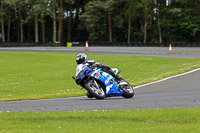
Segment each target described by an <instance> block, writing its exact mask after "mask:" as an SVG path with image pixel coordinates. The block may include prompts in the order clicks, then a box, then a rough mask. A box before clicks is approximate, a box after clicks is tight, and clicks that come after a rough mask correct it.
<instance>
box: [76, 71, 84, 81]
mask: <svg viewBox="0 0 200 133" xmlns="http://www.w3.org/2000/svg"><path fill="white" fill-rule="evenodd" d="M83 72H84V70H81V71H80V72H79V73H78V75H77V76H76V79H80V78H81V76H82V75H83Z"/></svg>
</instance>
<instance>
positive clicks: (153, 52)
mask: <svg viewBox="0 0 200 133" xmlns="http://www.w3.org/2000/svg"><path fill="white" fill-rule="evenodd" d="M0 51H16V52H22V51H23V52H64V53H81V52H85V53H95V54H111V55H134V56H160V57H174V58H200V54H168V48H167V47H89V50H85V49H84V48H83V47H71V48H68V47H55V48H52V47H48V48H46V47H43V48H40V47H36V48H0ZM172 51H173V53H186V52H187V53H200V48H177V47H175V48H173V50H172Z"/></svg>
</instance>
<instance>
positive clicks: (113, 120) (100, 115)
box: [0, 108, 200, 133]
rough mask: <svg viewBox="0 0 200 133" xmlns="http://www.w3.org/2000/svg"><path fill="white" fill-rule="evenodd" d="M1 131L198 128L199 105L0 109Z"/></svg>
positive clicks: (193, 130) (152, 132)
mask: <svg viewBox="0 0 200 133" xmlns="http://www.w3.org/2000/svg"><path fill="white" fill-rule="evenodd" d="M0 118H1V119H0V132H2V133H10V132H15V133H27V132H28V133H35V132H40V133H42V132H48V133H56V132H58V133H62V132H63V133H66V132H67V133H75V132H78V133H86V132H87V133H90V132H91V133H100V132H116V133H119V132H123V133H124V132H127V133H130V132H141V133H144V132H148V133H155V132H162V133H169V132H170V133H171V132H176V133H183V132H185V133H186V132H190V133H198V132H200V108H195V109H159V110H126V111H125V110H121V111H84V112H18V113H0Z"/></svg>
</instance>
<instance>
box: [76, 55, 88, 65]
mask: <svg viewBox="0 0 200 133" xmlns="http://www.w3.org/2000/svg"><path fill="white" fill-rule="evenodd" d="M87 60H88V58H87V55H86V54H84V53H80V54H78V55H77V56H76V62H77V64H81V63H83V62H86V61H87Z"/></svg>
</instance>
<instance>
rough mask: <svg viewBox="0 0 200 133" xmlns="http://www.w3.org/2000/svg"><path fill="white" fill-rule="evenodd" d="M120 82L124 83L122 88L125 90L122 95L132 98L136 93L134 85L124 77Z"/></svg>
mask: <svg viewBox="0 0 200 133" xmlns="http://www.w3.org/2000/svg"><path fill="white" fill-rule="evenodd" d="M120 83H122V85H120V89H122V90H123V92H124V93H123V95H122V96H123V97H124V98H132V97H133V96H134V94H135V92H134V89H133V87H132V86H131V85H130V84H129V83H128V82H127V81H125V80H123V79H122V81H121V82H120Z"/></svg>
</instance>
